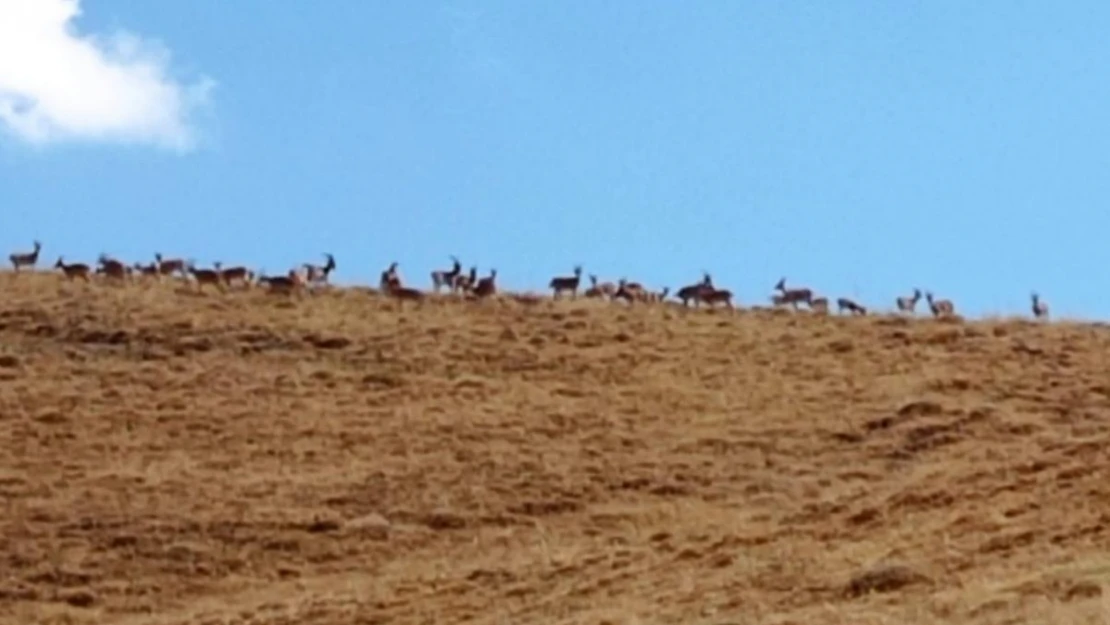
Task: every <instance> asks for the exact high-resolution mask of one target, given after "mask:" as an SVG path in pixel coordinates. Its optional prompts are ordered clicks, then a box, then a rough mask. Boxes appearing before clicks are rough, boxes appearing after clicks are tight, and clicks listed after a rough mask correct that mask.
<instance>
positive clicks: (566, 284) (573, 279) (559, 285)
mask: <svg viewBox="0 0 1110 625" xmlns="http://www.w3.org/2000/svg"><path fill="white" fill-rule="evenodd" d="M581 281H582V266H581V265H575V267H574V276H556V277H554V278H552V279H551V282H550V283H548V285H547V286H548V288H550V289H552V290H553V291H555V295H554V297H555V299H559V298H560V297H561V295H562V293H563V291H570V297H571V299H577V298H578V283H579V282H581Z"/></svg>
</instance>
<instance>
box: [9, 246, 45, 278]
mask: <svg viewBox="0 0 1110 625" xmlns="http://www.w3.org/2000/svg"><path fill="white" fill-rule="evenodd" d="M41 251H42V243H39V242H38V241H35V249H34V251H31V252H12V254H11V255H10V256H8V260H10V261H12V269H14V270H15V272H16V273H19V269H20V268H21V267H28V268H31V269H34V267H35V264H36V263H38V262H39V252H41Z"/></svg>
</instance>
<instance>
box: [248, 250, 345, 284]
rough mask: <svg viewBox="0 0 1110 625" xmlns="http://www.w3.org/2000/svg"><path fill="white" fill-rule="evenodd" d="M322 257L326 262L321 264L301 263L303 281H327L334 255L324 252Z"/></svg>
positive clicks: (333, 265)
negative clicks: (303, 274)
mask: <svg viewBox="0 0 1110 625" xmlns="http://www.w3.org/2000/svg"><path fill="white" fill-rule="evenodd" d="M324 258H327V259H328V262H326V263H324V264H323V265H314V264H312V263H304V264H303V265H301V266H302V267H304V270H305V282H307V283H308V284H327V283H328V276H329V275H331V272H333V271H335V257H334V256H332V255H331V254H330V253H328V252H324ZM229 271H230V270H229Z"/></svg>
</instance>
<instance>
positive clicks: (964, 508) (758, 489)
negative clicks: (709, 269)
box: [0, 274, 1110, 625]
mask: <svg viewBox="0 0 1110 625" xmlns="http://www.w3.org/2000/svg"><path fill="white" fill-rule="evenodd" d="M0 284H3V288H4V292H3V297H2V298H0V501H2V502H3V504H4V511H5V513H4V514H3V515H2V516H0V523H2V526H3V527H2V533H0V540H2V541H3V543H2V549H0V555H2V557H3V561H4V563H5V566H4V573H5V576H4V577H2V578H0V621H2V622H7V623H90V624H91V623H105V624H124V623H127V624H135V625H138V624H140V623H161V624H171V623H282V624H294V623H298V624H300V623H308V624H324V623H329V624H330V623H335V624H339V623H380V624H385V623H391V624H400V623H463V622H466V623H480V624H485V623H489V624H493V623H507V622H513V623H591V624H601V623H612V624H624V623H694V624H700V623H705V624H724V623H797V624H802V623H805V624H821V623H845V622H852V623H861V624H866V623H884V624H893V623H940V622H946V623H1004V622H1030V621H1037V622H1055V623H1086V622H1091V623H1094V622H1102V617H1103V615H1104V613H1105V607H1104V599H1103V598H1102V593H1103V592H1104V588H1103V586H1104V584H1105V582H1106V581H1107V580H1110V557H1108V556H1107V555H1105V550H1106V548H1107V547H1110V507H1108V508H1103V507H1102V506H1103V505H1106V504H1107V503H1110V448H1108V446H1107V440H1108V434H1110V367H1108V366H1107V365H1110V331H1108V330H1107V329H1106V328H1104V327H1100V326H1094V325H1070V324H1064V323H1054V324H1038V323H1034V322H1030V321H997V322H992V321H974V322H965V323H958V322H940V321H935V320H932V319H925V318H922V319H920V320H905V319H898V318H893V317H862V318H850V317H843V318H840V317H829V318H820V317H814V316H812V315H809V314H805V313H800V314H791V313H771V312H752V311H741V312H739V313H737V314H734V315H730V314H726V313H724V312H705V311H700V312H691V313H684V312H683V311H680V310H676V309H674V308H672V307H668V306H662V305H654V306H637V307H633V308H629V307H627V306H625V305H623V304H606V303H599V302H581V301H580V302H551V301H543V302H540V303H538V304H536V305H533V306H525V305H522V304H520V303H517V302H508V301H495V300H491V301H483V302H477V303H475V302H469V303H467V302H459V301H451V300H449V299H446V298H445V299H443V300H434V301H430V302H427V303H425V304H424V305H423V306H420V307H414V306H412V305H411V304H407V305H406V309H405V311H404V312H401V313H399V312H398V311H397V302H396V301H391V300H385V299H383V298H380V297H378V296H376V295H372V294H370V293H368V292H366V291H359V290H344V291H336V292H331V293H325V294H318V295H315V296H309V297H305V298H303V299H300V300H298V299H289V298H285V297H281V296H270V295H264V294H261V293H232V294H227V295H219V294H216V293H207V294H203V295H195V294H190V293H187V292H182V291H180V290H175V289H174V288H173V287H171V286H169V285H164V286H153V287H146V288H144V287H128V288H118V287H110V286H104V285H92V286H83V285H81V284H66V283H64V282H62V281H61V280H60V279H59V277H58V276H57V275H21V276H19V277H18V278H15V279H13V277H12V276H11V275H10V274H5V275H0ZM1100 552H1101V553H1100Z"/></svg>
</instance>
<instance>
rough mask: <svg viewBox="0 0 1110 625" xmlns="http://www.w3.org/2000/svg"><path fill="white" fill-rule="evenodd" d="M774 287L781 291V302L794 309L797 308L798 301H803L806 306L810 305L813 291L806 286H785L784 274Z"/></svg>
mask: <svg viewBox="0 0 1110 625" xmlns="http://www.w3.org/2000/svg"><path fill="white" fill-rule="evenodd" d="M775 289H776V290H778V291H780V292H781V293H782V303H784V304H790V305H791V306H793V307H794V310H798V302H805V304H806V305H807V306H812V303H811V302H812V300H813V291H812V290H810V289H807V288H798V289H788V288H786V277H785V276H784V277H783V278H782V279H780V280H779V281H778V283H777V284H775Z"/></svg>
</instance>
